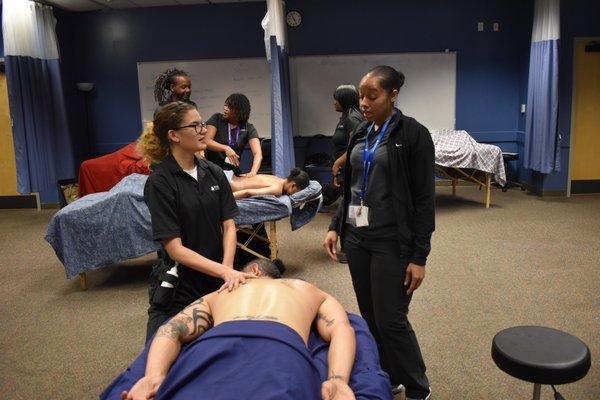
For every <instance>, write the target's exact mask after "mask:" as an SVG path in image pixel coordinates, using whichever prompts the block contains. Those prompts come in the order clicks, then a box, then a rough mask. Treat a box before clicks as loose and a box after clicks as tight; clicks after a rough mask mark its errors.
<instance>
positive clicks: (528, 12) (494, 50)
mask: <svg viewBox="0 0 600 400" xmlns="http://www.w3.org/2000/svg"><path fill="white" fill-rule="evenodd" d="M365 4H367V3H365V2H364V1H361V0H329V1H327V2H319V1H306V0H289V1H288V2H287V6H288V9H297V10H299V11H300V12H301V13H302V15H303V17H304V18H303V22H302V24H301V25H300V27H298V28H296V29H290V30H289V31H288V32H289V41H290V53H291V55H312V54H336V53H337V54H345V53H404V52H427V51H431V52H439V51H444V50H445V49H450V50H451V51H456V52H457V87H456V128H457V129H464V130H467V131H468V132H469V133H470V134H471V135H472V136H473V137H474V138H475V139H476V140H477V141H480V142H484V143H492V144H496V145H498V146H500V147H501V148H502V149H503V150H504V151H512V152H516V151H517V150H518V140H519V138H520V137H521V136H522V133H523V128H524V116H523V115H521V114H520V112H519V107H520V104H521V103H523V102H525V100H526V93H527V89H526V87H527V64H528V61H529V58H528V57H529V42H530V38H531V21H532V18H533V6H532V5H533V2H531V1H525V2H523V1H515V0H495V1H485V2H482V1H476V0H461V1H452V2H449V1H442V0H437V1H435V0H432V1H427V2H423V1H394V2H392V1H381V0H380V1H371V2H369V3H368V4H369V7H368V8H366V7H365ZM332 16H335V23H333V22H332V21H333V19H332ZM342 21H347V22H346V23H344V22H342ZM478 22H483V23H484V31H483V32H478V31H477V23H478ZM494 22H498V23H499V24H500V30H499V31H498V32H493V31H492V23H494ZM365 72H366V71H365ZM401 95H402V94H401ZM518 165H520V162H519V163H517V162H515V163H514V165H512V166H511V167H512V168H511V169H512V170H513V171H512V172H513V174H514V173H515V172H516V168H517V167H518Z"/></svg>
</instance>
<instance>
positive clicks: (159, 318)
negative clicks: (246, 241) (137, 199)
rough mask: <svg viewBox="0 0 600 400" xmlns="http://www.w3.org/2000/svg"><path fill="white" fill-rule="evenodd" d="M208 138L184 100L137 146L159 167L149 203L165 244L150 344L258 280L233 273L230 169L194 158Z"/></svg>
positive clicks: (149, 185) (155, 232)
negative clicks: (177, 322)
mask: <svg viewBox="0 0 600 400" xmlns="http://www.w3.org/2000/svg"><path fill="white" fill-rule="evenodd" d="M205 138H206V124H205V123H204V122H203V121H202V118H201V117H200V114H199V113H198V111H197V110H196V107H195V106H193V105H191V104H188V103H185V102H181V101H179V102H174V103H169V104H167V105H165V106H163V107H162V108H161V109H160V110H158V111H157V113H156V115H155V117H154V122H153V124H149V125H148V127H147V129H146V131H145V132H144V133H143V134H142V136H141V137H140V140H139V142H138V146H139V150H140V153H141V154H143V155H144V157H145V158H146V159H147V160H148V161H149V162H150V163H151V165H152V166H151V170H152V173H151V175H150V176H149V177H148V180H147V181H146V186H145V187H144V199H145V200H146V204H147V205H148V209H149V210H150V216H151V219H152V236H153V238H154V240H157V241H160V242H161V249H160V251H159V260H158V262H157V263H156V264H155V265H154V267H153V269H152V274H151V276H150V290H149V295H150V307H149V309H148V326H147V335H146V339H150V338H151V337H152V335H153V334H154V333H155V332H156V330H157V329H158V328H159V327H160V325H162V324H163V323H164V322H165V321H166V320H167V319H169V318H170V317H172V316H173V315H175V314H177V313H178V312H179V311H181V310H183V308H185V307H186V306H188V305H189V304H190V303H192V302H193V301H195V300H197V299H198V298H200V297H202V296H204V295H205V294H207V293H210V292H213V291H215V290H218V289H220V288H221V289H228V290H233V289H236V288H237V287H238V286H239V285H240V284H244V283H245V281H246V279H249V278H253V277H254V276H253V275H250V274H247V273H243V272H239V271H236V270H234V269H233V259H234V255H235V248H236V242H237V241H236V228H235V224H234V222H233V218H234V217H235V216H236V215H237V213H238V209H237V206H236V204H235V200H234V198H233V194H232V192H231V188H230V186H229V183H228V181H227V178H226V177H225V174H224V173H223V170H222V169H221V168H219V167H217V166H216V165H214V164H213V163H211V162H208V161H206V160H203V159H200V158H198V157H196V156H195V153H197V152H198V151H201V150H204V149H205V148H206V141H205ZM223 282H224V283H223Z"/></svg>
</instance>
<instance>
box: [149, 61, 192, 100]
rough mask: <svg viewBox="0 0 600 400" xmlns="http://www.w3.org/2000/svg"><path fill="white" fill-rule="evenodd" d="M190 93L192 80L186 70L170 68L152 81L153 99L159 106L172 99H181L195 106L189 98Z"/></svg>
mask: <svg viewBox="0 0 600 400" xmlns="http://www.w3.org/2000/svg"><path fill="white" fill-rule="evenodd" d="M191 94H192V81H191V80H190V77H189V75H188V74H187V72H185V71H184V70H181V69H177V68H170V69H168V70H166V71H164V72H163V73H161V74H159V75H158V76H157V77H156V81H155V82H154V99H155V100H156V102H157V103H158V105H159V107H160V106H164V105H165V104H168V103H171V102H173V101H183V102H185V103H189V104H191V105H193V106H194V107H195V106H196V103H194V102H193V101H191V100H190V95H191Z"/></svg>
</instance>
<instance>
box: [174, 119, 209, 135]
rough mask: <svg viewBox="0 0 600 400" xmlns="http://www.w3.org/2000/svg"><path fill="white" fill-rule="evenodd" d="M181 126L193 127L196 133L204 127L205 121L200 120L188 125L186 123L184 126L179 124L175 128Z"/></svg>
mask: <svg viewBox="0 0 600 400" xmlns="http://www.w3.org/2000/svg"><path fill="white" fill-rule="evenodd" d="M183 128H194V130H195V131H196V133H200V132H202V129H204V128H206V122H204V121H202V122H200V123H198V124H190V125H186V126H180V127H179V128H177V130H179V129H183Z"/></svg>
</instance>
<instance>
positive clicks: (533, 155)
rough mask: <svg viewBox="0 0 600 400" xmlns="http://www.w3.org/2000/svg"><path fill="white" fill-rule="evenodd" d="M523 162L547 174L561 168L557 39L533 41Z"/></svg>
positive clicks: (525, 165) (526, 166)
mask: <svg viewBox="0 0 600 400" xmlns="http://www.w3.org/2000/svg"><path fill="white" fill-rule="evenodd" d="M527 110H528V112H527V117H526V122H525V124H526V125H525V154H524V159H523V161H524V162H523V165H524V167H525V168H529V169H532V170H535V171H539V172H541V173H544V174H549V173H552V172H557V171H560V134H559V132H558V40H543V41H538V42H532V43H531V53H530V58H529V86H528V89H527Z"/></svg>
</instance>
